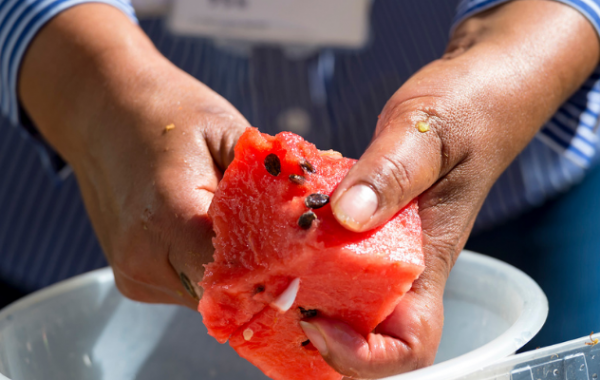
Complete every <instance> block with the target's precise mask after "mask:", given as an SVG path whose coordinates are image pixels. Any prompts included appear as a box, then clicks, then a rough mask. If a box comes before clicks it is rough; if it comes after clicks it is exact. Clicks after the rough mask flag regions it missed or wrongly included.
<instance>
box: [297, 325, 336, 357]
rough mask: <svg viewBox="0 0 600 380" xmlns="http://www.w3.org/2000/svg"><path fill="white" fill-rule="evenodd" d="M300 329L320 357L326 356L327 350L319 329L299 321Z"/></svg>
mask: <svg viewBox="0 0 600 380" xmlns="http://www.w3.org/2000/svg"><path fill="white" fill-rule="evenodd" d="M300 327H302V330H304V333H305V334H306V336H307V337H308V340H310V342H311V343H312V344H313V346H315V347H316V348H317V350H319V352H320V353H321V355H327V353H328V352H329V350H327V344H326V343H325V339H324V338H323V335H321V332H320V331H319V329H317V328H316V327H315V326H313V325H312V324H310V323H308V322H304V321H300Z"/></svg>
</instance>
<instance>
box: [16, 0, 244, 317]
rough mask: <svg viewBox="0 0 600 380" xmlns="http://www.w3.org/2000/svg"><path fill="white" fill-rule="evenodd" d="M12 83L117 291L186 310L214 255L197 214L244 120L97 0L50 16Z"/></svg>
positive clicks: (206, 225) (205, 222) (207, 228)
mask: <svg viewBox="0 0 600 380" xmlns="http://www.w3.org/2000/svg"><path fill="white" fill-rule="evenodd" d="M90 25H94V27H93V28H91V27H90ZM19 86H20V87H19V88H20V94H21V98H22V102H23V105H24V107H25V108H26V110H27V111H28V113H29V115H30V116H31V118H32V119H33V121H34V122H35V124H36V126H37V127H38V128H39V129H40V131H41V132H42V133H43V134H44V136H45V137H46V139H47V140H48V141H49V142H50V143H51V144H52V145H53V146H54V147H55V148H56V149H57V150H58V152H60V153H61V154H62V155H63V157H64V158H65V159H66V160H67V161H68V162H69V163H70V164H71V166H72V167H73V169H74V172H75V174H76V176H77V180H78V183H79V185H80V188H81V192H82V194H83V198H84V201H85V205H86V208H87V210H88V213H89V215H90V218H91V221H92V224H93V226H94V229H95V231H96V234H97V236H98V238H99V240H100V243H101V245H102V248H103V250H104V252H105V254H106V256H107V258H108V261H109V262H110V264H111V266H112V268H113V271H114V274H115V281H116V284H117V286H118V288H119V290H120V291H121V292H122V293H123V294H124V295H125V296H127V297H129V298H132V299H134V300H138V301H144V302H160V303H179V304H183V305H186V306H189V307H190V308H192V309H194V310H195V309H196V308H197V305H198V302H197V298H198V297H200V296H201V288H200V287H199V286H197V285H196V284H197V283H198V282H199V281H200V280H201V279H202V276H203V271H204V268H203V264H206V263H208V262H209V261H211V260H212V254H213V246H212V241H211V239H212V236H213V232H212V225H211V223H210V221H209V219H208V217H207V214H206V213H207V210H208V207H209V205H210V202H211V200H212V197H213V193H214V191H215V190H216V186H217V182H218V180H219V178H220V176H221V173H222V172H223V170H224V169H225V168H226V167H227V165H228V164H229V162H230V161H231V160H232V158H233V147H234V146H235V143H236V141H237V138H238V136H239V135H240V134H241V133H242V132H243V131H244V129H245V128H246V127H247V126H248V122H247V121H246V120H245V119H244V118H243V117H242V116H241V115H240V114H239V112H237V110H235V108H234V107H233V106H232V105H231V104H229V103H228V102H227V101H226V100H225V99H223V98H221V97H220V96H219V95H217V94H216V93H214V92H213V91H212V90H210V89H209V88H208V87H206V86H204V85H203V84H201V83H200V82H198V81H197V80H195V79H194V78H192V77H191V76H189V75H187V74H185V73H184V72H182V71H180V70H179V69H177V68H176V67H175V66H173V65H172V64H171V63H170V62H168V61H167V60H166V59H165V58H164V57H162V56H161V55H160V54H159V53H158V52H157V51H156V50H155V49H154V47H153V46H152V44H151V43H150V41H149V40H148V39H147V38H146V36H145V35H144V34H143V32H142V31H141V30H140V29H139V28H138V27H137V26H135V25H134V24H133V23H131V22H130V21H129V20H128V19H127V18H126V17H125V16H124V15H123V14H121V12H120V11H118V10H116V9H113V8H112V7H110V6H106V5H102V4H86V5H81V6H77V7H74V8H72V9H70V10H68V11H66V12H64V13H62V14H60V15H59V16H57V17H56V18H55V19H53V20H52V21H51V22H50V23H49V24H48V25H47V26H46V27H45V28H44V29H43V30H42V32H41V33H40V34H39V35H38V36H36V38H35V40H34V42H33V43H32V45H31V46H30V48H29V50H28V52H27V55H26V57H25V59H24V62H23V66H22V70H21V77H20V81H19ZM56 93H59V94H61V96H60V97H57V96H56V95H55V94H56ZM168 126H172V127H168ZM182 280H183V282H184V283H185V285H187V288H188V289H187V290H186V286H185V285H184V284H183V283H182Z"/></svg>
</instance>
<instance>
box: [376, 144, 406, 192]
mask: <svg viewBox="0 0 600 380" xmlns="http://www.w3.org/2000/svg"><path fill="white" fill-rule="evenodd" d="M381 160H382V161H383V165H381V166H380V167H381V170H382V173H381V175H380V176H378V178H383V181H382V182H385V183H376V184H375V187H376V190H377V191H378V192H379V193H380V194H382V195H384V198H388V197H385V195H386V193H387V191H386V190H384V189H388V188H390V185H391V189H393V191H392V194H388V196H391V198H395V199H384V202H385V201H387V202H390V203H399V202H400V201H402V195H403V194H407V193H408V192H410V189H411V186H412V181H413V179H412V177H411V173H410V170H409V169H408V167H407V166H406V163H403V162H401V161H400V160H397V159H396V158H395V157H389V156H388V155H383V156H382V157H381ZM389 182H391V183H389Z"/></svg>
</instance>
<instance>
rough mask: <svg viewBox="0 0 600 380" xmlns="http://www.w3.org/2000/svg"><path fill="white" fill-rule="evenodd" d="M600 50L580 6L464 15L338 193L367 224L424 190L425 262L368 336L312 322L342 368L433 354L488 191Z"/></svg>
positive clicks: (344, 213)
mask: <svg viewBox="0 0 600 380" xmlns="http://www.w3.org/2000/svg"><path fill="white" fill-rule="evenodd" d="M599 51H600V48H599V44H598V38H597V35H596V33H595V31H594V29H593V28H592V26H591V24H590V23H589V22H588V21H587V20H586V19H585V18H584V17H583V16H582V15H581V14H580V13H578V12H577V11H575V10H574V9H572V8H570V7H568V6H566V5H563V4H560V3H558V2H553V1H539V0H528V1H516V2H510V3H507V4H506V5H503V6H500V7H496V8H494V9H492V10H491V11H488V12H485V13H483V14H481V15H478V16H476V17H474V18H471V19H469V20H467V21H465V22H464V23H463V24H462V25H461V26H460V27H459V28H458V29H457V30H456V32H455V34H454V36H453V38H452V40H451V42H450V45H449V48H448V50H447V53H446V55H445V56H444V57H443V58H442V59H440V60H437V61H435V62H433V63H431V64H429V65H428V66H426V67H425V68H423V69H422V70H421V71H420V72H418V73H417V74H415V75H414V77H413V78H411V79H410V80H409V81H408V82H407V83H406V84H405V85H404V86H402V88H400V89H399V90H398V91H397V92H396V93H395V94H394V96H393V97H392V98H391V99H390V100H389V102H388V103H387V105H386V106H385V108H384V110H383V112H382V114H381V118H380V120H379V122H378V124H377V129H376V132H375V136H374V138H373V141H372V143H371V145H370V146H369V148H368V149H367V151H366V152H365V153H364V155H363V156H362V157H361V158H360V160H359V161H358V163H357V164H356V165H355V166H354V167H353V168H352V169H351V170H350V172H349V173H348V175H347V176H346V178H345V179H344V180H343V181H342V183H341V184H340V186H339V187H338V189H337V190H336V192H335V193H334V194H333V196H332V199H331V202H332V206H333V209H334V213H335V215H336V217H337V219H338V220H339V221H340V223H342V224H343V225H344V226H346V228H348V229H350V230H353V231H365V230H369V229H372V228H374V227H376V226H378V225H381V224H382V223H385V222H386V221H387V220H389V219H390V218H391V217H392V216H393V215H394V214H395V213H396V212H397V211H398V210H400V209H401V208H402V207H403V206H404V205H406V203H407V202H409V201H410V200H411V199H413V198H414V197H417V196H419V206H420V215H421V219H422V227H423V249H424V253H425V261H426V268H425V271H424V272H423V274H422V275H421V277H420V278H419V279H418V280H417V281H415V282H414V284H413V287H412V289H411V290H410V291H409V292H408V293H407V294H406V295H405V296H404V297H403V299H402V300H401V302H400V304H399V305H398V306H397V307H396V309H395V310H394V312H393V313H392V314H391V315H390V316H389V317H388V318H387V319H386V320H385V321H384V322H382V323H381V324H380V325H379V326H378V327H377V328H376V330H375V331H374V332H373V333H371V334H369V335H368V336H366V337H364V336H362V335H360V334H358V333H356V332H355V331H353V330H352V329H351V328H350V327H349V326H348V325H346V324H344V323H342V322H339V321H334V320H327V319H323V318H315V319H311V320H310V321H308V322H310V325H312V327H314V328H308V329H305V332H306V333H307V336H308V338H309V339H310V340H311V341H312V342H313V344H314V345H315V347H317V348H318V349H319V351H320V352H321V354H322V355H323V358H324V359H325V360H326V361H327V362H328V363H329V364H330V365H331V366H332V367H333V368H334V369H336V370H337V371H338V372H340V373H341V374H343V375H346V376H350V377H355V378H380V377H385V376H390V375H394V374H398V373H402V372H407V371H411V370H414V369H417V368H421V367H424V366H428V365H431V364H432V363H433V360H434V358H435V355H436V351H437V347H438V344H439V341H440V337H441V333H442V326H443V303H442V299H443V293H444V287H445V283H446V280H447V278H448V275H449V272H450V270H451V268H452V266H453V265H454V262H455V261H456V258H457V256H458V254H459V252H460V251H461V249H462V247H463V246H464V244H465V242H466V240H467V238H468V236H469V233H470V231H471V228H472V226H473V223H474V221H475V218H476V216H477V213H478V211H479V209H480V208H481V205H482V204H483V201H484V200H485V197H486V195H487V193H488V192H489V190H490V188H491V187H492V185H493V184H494V182H495V181H496V179H497V178H498V177H499V176H500V174H501V173H502V172H503V171H504V170H505V169H506V167H507V166H508V165H509V164H510V163H511V161H512V160H513V159H514V158H515V156H516V155H517V154H518V153H519V152H520V151H521V150H522V149H524V148H525V146H526V145H527V144H528V143H529V141H530V140H531V139H532V138H533V137H534V135H535V134H536V132H537V131H538V130H539V129H540V127H541V126H542V125H543V124H544V123H545V121H547V120H548V119H549V118H550V117H551V116H552V115H553V114H554V113H555V111H556V110H557V109H558V107H559V106H560V105H561V104H562V103H563V102H564V101H565V100H566V99H567V98H568V97H569V96H570V95H571V94H572V93H573V92H575V91H576V90H577V89H578V88H579V87H580V86H581V84H582V83H583V82H584V81H585V79H587V77H588V76H589V75H590V74H591V73H592V71H593V69H594V68H595V67H596V65H597V64H598V59H599ZM309 327H310V326H309ZM315 342H316V343H315Z"/></svg>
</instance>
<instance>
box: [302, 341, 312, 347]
mask: <svg viewBox="0 0 600 380" xmlns="http://www.w3.org/2000/svg"><path fill="white" fill-rule="evenodd" d="M309 344H310V340H305V341H304V342H302V347H304V346H308V345H309Z"/></svg>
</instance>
